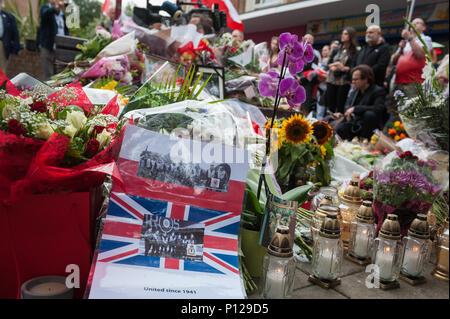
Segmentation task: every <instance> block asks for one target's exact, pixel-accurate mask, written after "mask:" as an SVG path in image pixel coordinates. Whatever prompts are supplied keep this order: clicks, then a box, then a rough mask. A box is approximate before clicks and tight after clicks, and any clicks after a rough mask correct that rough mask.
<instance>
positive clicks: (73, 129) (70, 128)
mask: <svg viewBox="0 0 450 319" xmlns="http://www.w3.org/2000/svg"><path fill="white" fill-rule="evenodd" d="M77 132H78V129H77V128H76V127H74V126H73V125H69V126H66V128H65V129H64V134H65V135H67V136H69V137H70V138H71V139H73V137H74V136H75V134H77Z"/></svg>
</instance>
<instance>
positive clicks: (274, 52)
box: [269, 37, 281, 70]
mask: <svg viewBox="0 0 450 319" xmlns="http://www.w3.org/2000/svg"><path fill="white" fill-rule="evenodd" d="M279 53H280V38H279V37H272V40H271V41H270V49H269V63H270V70H272V69H278V70H281V66H279V65H278V54H279Z"/></svg>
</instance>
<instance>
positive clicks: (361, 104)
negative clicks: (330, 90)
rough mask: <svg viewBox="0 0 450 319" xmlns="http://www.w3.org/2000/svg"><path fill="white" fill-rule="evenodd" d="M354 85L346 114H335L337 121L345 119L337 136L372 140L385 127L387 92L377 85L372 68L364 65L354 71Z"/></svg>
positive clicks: (347, 138)
mask: <svg viewBox="0 0 450 319" xmlns="http://www.w3.org/2000/svg"><path fill="white" fill-rule="evenodd" d="M352 85H353V90H351V91H350V93H349V95H348V98H347V102H346V110H345V114H341V113H335V114H334V117H335V118H336V119H339V118H342V117H344V120H343V121H342V123H341V124H339V126H338V127H337V134H338V135H339V136H340V137H341V138H343V139H346V140H352V139H353V138H354V137H355V136H358V137H363V138H370V137H371V136H372V134H373V131H374V130H375V129H377V128H378V129H381V128H382V127H383V118H384V113H385V112H386V108H385V98H386V91H385V90H384V88H382V87H380V86H378V85H376V84H375V76H374V73H373V71H372V68H371V67H369V66H368V65H364V64H362V65H359V66H357V67H355V68H354V69H353V70H352Z"/></svg>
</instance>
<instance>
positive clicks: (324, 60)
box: [320, 44, 330, 70]
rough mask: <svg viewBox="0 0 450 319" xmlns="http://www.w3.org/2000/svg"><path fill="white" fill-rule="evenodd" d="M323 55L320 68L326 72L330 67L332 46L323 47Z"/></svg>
mask: <svg viewBox="0 0 450 319" xmlns="http://www.w3.org/2000/svg"><path fill="white" fill-rule="evenodd" d="M321 54H322V62H321V63H320V66H321V68H322V69H323V70H325V69H326V67H327V65H328V59H329V57H330V46H329V45H328V44H327V45H324V46H323V48H322V53H321Z"/></svg>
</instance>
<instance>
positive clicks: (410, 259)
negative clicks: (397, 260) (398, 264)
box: [402, 243, 422, 277]
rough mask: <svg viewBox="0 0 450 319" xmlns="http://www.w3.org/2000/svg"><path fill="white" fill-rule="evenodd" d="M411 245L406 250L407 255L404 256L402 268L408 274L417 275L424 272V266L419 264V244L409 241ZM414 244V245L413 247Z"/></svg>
mask: <svg viewBox="0 0 450 319" xmlns="http://www.w3.org/2000/svg"><path fill="white" fill-rule="evenodd" d="M408 244H409V245H408V246H410V247H407V248H406V250H405V257H404V258H403V264H402V270H403V272H405V273H406V274H407V275H410V276H413V277H417V276H419V275H420V273H421V272H422V269H421V268H422V267H420V265H419V257H420V256H419V252H420V248H419V246H417V245H415V244H414V243H408ZM411 246H412V247H411Z"/></svg>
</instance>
